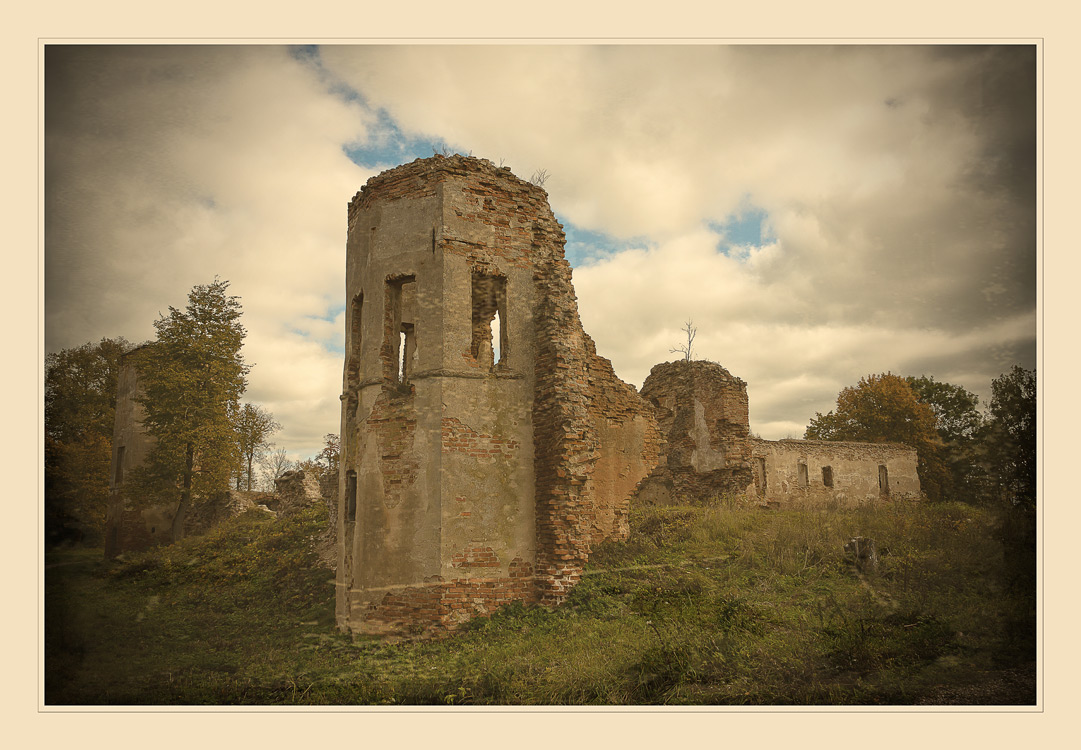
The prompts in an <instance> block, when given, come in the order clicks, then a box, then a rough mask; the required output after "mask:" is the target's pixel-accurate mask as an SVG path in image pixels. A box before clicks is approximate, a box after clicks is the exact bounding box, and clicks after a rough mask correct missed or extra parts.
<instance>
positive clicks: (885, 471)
mask: <svg viewBox="0 0 1081 750" xmlns="http://www.w3.org/2000/svg"><path fill="white" fill-rule="evenodd" d="M752 450H753V457H754V463H755V466H756V469H755V481H754V485H753V486H751V487H748V494H754V495H758V496H760V497H763V498H766V499H768V500H775V501H789V502H791V501H797V500H801V499H815V498H819V499H821V498H831V499H834V500H837V501H840V502H850V503H860V502H867V501H873V500H877V499H885V498H889V499H895V500H896V499H901V498H918V497H919V494H920V478H919V475H918V474H917V472H916V450H915V449H914V448H910V447H908V446H906V445H900V444H898V443H851V442H834V441H828V440H777V441H771V440H756V441H755V442H754V444H753V447H752Z"/></svg>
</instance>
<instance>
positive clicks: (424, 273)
mask: <svg viewBox="0 0 1081 750" xmlns="http://www.w3.org/2000/svg"><path fill="white" fill-rule="evenodd" d="M348 225H349V233H348V240H347V252H346V256H347V257H346V293H347V300H348V302H349V305H350V307H349V313H348V316H347V317H348V322H347V326H346V362H345V368H344V372H343V393H342V428H341V436H342V452H341V456H342V457H341V467H340V469H341V479H340V486H339V493H338V494H339V504H338V505H339V510H338V518H339V523H338V530H339V539H340V540H341V541H340V544H339V559H338V579H337V590H338V600H337V612H338V622H339V625H340V626H341V627H343V628H347V629H351V630H353V631H359V632H403V631H417V630H421V631H423V630H429V629H441V628H452V627H455V626H456V625H457V624H459V623H461V622H464V621H465V620H467V619H469V618H470V617H472V616H475V615H478V614H487V613H489V612H491V611H492V610H494V609H495V608H496V607H498V606H500V605H501V604H503V603H505V602H508V601H524V602H538V601H539V602H542V603H545V604H557V603H559V602H560V601H562V600H563V598H564V597H565V596H566V594H567V593H568V592H569V590H570V589H571V587H573V585H574V584H575V583H576V582H577V580H578V578H579V577H580V575H581V572H582V567H583V566H584V565H585V561H586V559H587V558H588V556H589V553H590V550H591V547H592V545H593V544H595V543H597V542H599V541H601V540H602V539H604V538H607V537H609V536H621V535H625V534H626V516H627V507H628V503H629V495H630V489H633V487H634V485H636V484H637V482H638V481H639V480H640V479H641V478H642V477H643V476H645V474H646V473H647V472H648V471H649V469H650V468H651V462H652V461H654V460H655V457H656V454H657V447H656V445H657V435H656V428H655V426H653V424H652V419H653V418H652V414H651V410H650V409H649V408H648V407H647V406H646V405H645V404H644V403H643V402H641V401H640V399H638V397H637V395H636V394H635V392H634V389H633V388H632V387H630V386H628V385H626V384H625V383H622V382H621V381H619V380H618V378H616V377H615V374H614V372H612V369H611V365H610V364H609V363H608V362H607V360H604V359H602V358H600V357H598V356H597V355H596V352H595V350H594V347H593V345H592V342H591V341H589V339H588V337H587V336H586V335H585V332H584V331H583V330H582V326H581V322H580V320H579V318H578V309H577V302H576V299H575V296H574V290H573V287H572V285H571V269H570V266H569V264H568V263H567V261H566V259H565V258H564V256H563V244H564V234H563V230H562V227H561V226H560V225H559V223H558V222H557V221H556V219H555V217H554V216H553V214H552V212H551V209H550V208H549V207H548V202H547V194H546V193H545V192H544V190H543V189H541V188H540V187H538V186H536V185H532V184H530V183H528V182H525V181H523V180H520V179H518V178H517V177H515V176H514V175H513V174H512V173H511V172H510V170H509V169H507V168H497V167H496V166H495V165H493V164H492V163H491V162H488V161H486V160H481V159H474V158H471V157H463V156H453V157H440V156H437V157H433V158H431V159H423V160H419V159H418V160H416V161H414V162H412V163H410V164H406V165H403V166H401V167H398V168H396V169H393V170H390V171H388V172H384V173H382V174H380V175H378V176H376V177H374V178H372V179H371V180H369V181H368V183H367V184H366V185H365V186H364V188H363V189H362V190H361V192H360V193H358V194H357V196H356V197H355V198H354V199H353V201H352V203H351V204H350V207H349V222H348ZM628 487H629V488H630V489H628Z"/></svg>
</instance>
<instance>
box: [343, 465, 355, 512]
mask: <svg viewBox="0 0 1081 750" xmlns="http://www.w3.org/2000/svg"><path fill="white" fill-rule="evenodd" d="M356 520H357V473H356V472H355V471H353V470H352V469H350V470H349V471H348V472H346V474H345V522H346V523H353V522H354V521H356Z"/></svg>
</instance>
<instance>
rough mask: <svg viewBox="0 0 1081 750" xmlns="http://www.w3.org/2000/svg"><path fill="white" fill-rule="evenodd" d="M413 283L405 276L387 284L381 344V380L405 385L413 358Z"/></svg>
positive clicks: (414, 290)
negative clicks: (384, 320)
mask: <svg viewBox="0 0 1081 750" xmlns="http://www.w3.org/2000/svg"><path fill="white" fill-rule="evenodd" d="M416 287H417V284H416V279H415V278H414V277H413V276H407V277H404V278H400V279H390V280H388V281H387V301H386V340H385V341H384V344H383V373H384V377H387V378H389V379H390V380H393V381H395V382H398V383H406V382H408V381H409V376H410V375H411V374H412V372H413V364H414V362H415V361H416V356H417V341H416V336H415V330H416V328H415V325H414V323H415V320H416V307H417V294H416Z"/></svg>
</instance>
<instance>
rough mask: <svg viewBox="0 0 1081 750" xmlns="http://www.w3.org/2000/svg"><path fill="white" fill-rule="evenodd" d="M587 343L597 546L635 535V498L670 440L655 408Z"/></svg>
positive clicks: (590, 341) (594, 541) (594, 538)
mask: <svg viewBox="0 0 1081 750" xmlns="http://www.w3.org/2000/svg"><path fill="white" fill-rule="evenodd" d="M585 343H586V350H587V352H588V354H589V359H588V371H587V378H588V381H589V391H590V397H589V401H588V404H587V406H588V410H589V415H590V419H591V420H592V423H593V429H595V430H596V431H597V435H598V452H597V460H596V463H595V465H594V471H593V490H594V500H593V505H594V512H593V526H592V530H591V531H592V533H591V544H592V545H594V546H595V545H597V544H600V543H601V542H603V541H605V540H606V539H617V540H623V539H626V538H627V537H628V536H629V534H630V502H629V498H630V497H631V496H632V495H633V494H634V492H635V490H636V489H637V487H638V485H639V483H640V482H641V481H642V480H643V479H645V478H646V477H647V476H648V475H649V473H650V472H651V471H653V470H654V469H655V468H656V466H657V464H658V462H659V461H660V458H661V453H662V451H663V444H664V438H663V437H662V435H661V431H660V429H659V427H658V426H657V421H656V418H655V416H654V412H653V409H652V408H651V407H650V405H649V403H648V402H646V401H645V399H643V398H642V397H641V396H639V395H638V391H637V390H635V388H634V387H633V386H631V385H628V384H627V383H624V382H623V381H622V380H620V379H619V378H618V377H617V376H616V373H615V370H613V369H612V363H611V362H610V361H609V360H607V359H605V358H604V357H601V356H599V355H598V354H597V348H596V345H595V344H594V342H593V339H592V338H590V336H589V335H588V334H585Z"/></svg>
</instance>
